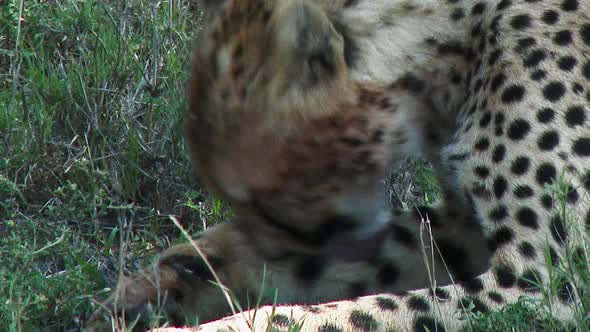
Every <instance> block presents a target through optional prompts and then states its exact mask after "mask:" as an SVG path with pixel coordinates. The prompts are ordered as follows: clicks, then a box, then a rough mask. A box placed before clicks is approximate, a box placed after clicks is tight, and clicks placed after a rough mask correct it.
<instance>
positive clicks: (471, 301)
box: [459, 296, 490, 313]
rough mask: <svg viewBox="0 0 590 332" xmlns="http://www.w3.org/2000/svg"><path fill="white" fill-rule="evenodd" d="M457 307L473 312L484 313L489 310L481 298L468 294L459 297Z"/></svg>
mask: <svg viewBox="0 0 590 332" xmlns="http://www.w3.org/2000/svg"><path fill="white" fill-rule="evenodd" d="M459 309H462V310H464V311H466V312H473V313H486V312H489V311H490V309H489V308H488V306H487V305H485V304H484V303H483V302H482V301H481V300H479V299H477V298H473V297H468V296H467V297H464V298H462V299H461V301H460V302H459Z"/></svg>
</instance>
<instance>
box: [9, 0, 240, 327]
mask: <svg viewBox="0 0 590 332" xmlns="http://www.w3.org/2000/svg"><path fill="white" fill-rule="evenodd" d="M23 4H24V5H25V6H21V5H23ZM0 6H2V7H1V8H0V29H1V30H0V234H1V236H0V331H37V330H44V331H62V330H71V329H74V330H75V329H78V328H79V327H80V324H83V323H84V320H85V319H87V317H88V315H89V313H90V312H91V311H92V309H93V304H92V301H91V300H92V299H93V298H94V296H95V295H99V296H100V295H105V294H106V292H107V290H105V291H104V292H102V294H101V292H99V293H98V294H96V292H97V291H98V290H100V289H103V288H105V287H108V286H111V285H113V284H114V282H115V280H116V278H117V271H118V270H119V259H120V258H121V257H124V259H125V264H123V268H124V270H125V271H126V272H128V271H131V270H137V269H138V268H139V267H140V266H141V265H142V264H143V261H144V260H146V259H147V260H149V259H150V257H152V255H153V254H154V253H156V252H158V251H159V250H161V249H162V248H166V247H169V246H170V245H171V244H172V243H176V242H180V241H182V236H181V235H180V233H179V232H178V230H177V229H176V228H175V226H173V225H172V223H170V222H169V221H168V218H167V217H166V216H167V215H170V214H174V215H176V216H179V219H180V220H181V221H182V222H183V223H184V226H185V227H187V228H188V230H189V231H190V232H192V233H195V232H197V231H198V230H199V229H201V228H202V227H203V226H207V225H210V224H214V223H216V222H219V221H221V220H225V219H227V218H228V216H229V214H228V211H227V209H226V208H224V206H223V204H222V203H221V202H219V201H216V200H209V199H207V197H206V195H205V193H204V192H202V191H201V190H200V189H199V186H198V184H197V183H195V180H194V178H193V176H192V174H191V170H190V166H189V161H188V157H187V151H185V147H184V143H183V133H182V112H183V110H184V108H185V107H186V98H185V93H186V83H187V78H188V77H187V74H188V68H189V65H190V55H191V48H192V45H193V43H192V38H193V35H194V34H195V33H196V32H197V31H198V29H199V22H200V13H199V11H198V8H196V7H194V6H191V5H189V4H188V2H176V1H175V2H161V3H160V2H153V1H124V2H121V1H74V0H50V1H27V2H26V3H25V2H24V1H22V0H9V1H7V2H3V3H2V4H1V5H0ZM19 17H20V18H21V19H19ZM191 220H199V221H202V222H199V223H191V222H190V221H191Z"/></svg>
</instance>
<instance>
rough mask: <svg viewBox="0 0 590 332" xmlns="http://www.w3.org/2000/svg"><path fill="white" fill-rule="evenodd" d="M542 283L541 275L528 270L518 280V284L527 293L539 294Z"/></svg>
mask: <svg viewBox="0 0 590 332" xmlns="http://www.w3.org/2000/svg"><path fill="white" fill-rule="evenodd" d="M542 282H543V280H542V279H541V274H540V273H539V272H538V271H536V270H534V269H528V270H526V271H525V272H524V273H523V274H522V276H521V277H520V278H518V282H517V284H518V287H519V288H521V289H522V290H525V291H527V292H539V291H540V290H541V289H540V287H541V286H542Z"/></svg>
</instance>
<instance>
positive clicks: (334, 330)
mask: <svg viewBox="0 0 590 332" xmlns="http://www.w3.org/2000/svg"><path fill="white" fill-rule="evenodd" d="M318 332H342V329H341V328H339V327H338V326H336V325H334V324H332V323H325V324H324V325H322V326H320V327H319V329H318Z"/></svg>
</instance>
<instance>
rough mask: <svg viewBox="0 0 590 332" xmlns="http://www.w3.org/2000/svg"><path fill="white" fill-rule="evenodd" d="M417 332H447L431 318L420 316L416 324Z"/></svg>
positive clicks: (415, 329)
mask: <svg viewBox="0 0 590 332" xmlns="http://www.w3.org/2000/svg"><path fill="white" fill-rule="evenodd" d="M414 331H415V332H434V331H436V332H445V328H444V326H443V325H442V324H441V323H440V322H438V321H437V320H436V319H434V318H432V317H430V316H418V317H416V321H415V322H414Z"/></svg>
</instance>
